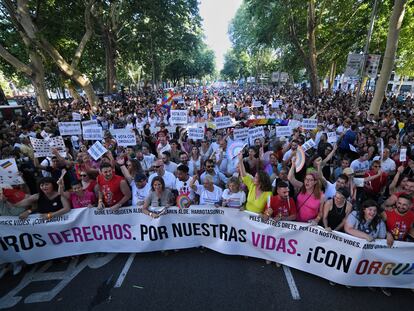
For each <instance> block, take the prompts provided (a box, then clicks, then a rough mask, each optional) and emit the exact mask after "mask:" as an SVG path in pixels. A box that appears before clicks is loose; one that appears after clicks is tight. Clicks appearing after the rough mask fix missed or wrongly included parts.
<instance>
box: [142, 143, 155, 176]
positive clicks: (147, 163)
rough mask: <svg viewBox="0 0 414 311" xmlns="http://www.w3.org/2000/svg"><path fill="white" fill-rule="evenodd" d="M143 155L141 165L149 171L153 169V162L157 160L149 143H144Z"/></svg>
mask: <svg viewBox="0 0 414 311" xmlns="http://www.w3.org/2000/svg"><path fill="white" fill-rule="evenodd" d="M142 156H143V159H142V161H140V163H141V167H142V169H143V170H144V171H146V172H148V171H150V170H151V167H152V164H153V163H154V161H155V155H153V154H152V153H150V151H149V146H148V145H147V144H143V145H142Z"/></svg>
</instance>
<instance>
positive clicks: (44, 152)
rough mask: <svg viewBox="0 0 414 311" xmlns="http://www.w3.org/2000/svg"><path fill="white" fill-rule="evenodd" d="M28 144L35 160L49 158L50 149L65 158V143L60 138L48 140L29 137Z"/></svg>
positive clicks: (50, 154)
mask: <svg viewBox="0 0 414 311" xmlns="http://www.w3.org/2000/svg"><path fill="white" fill-rule="evenodd" d="M30 143H31V144H32V147H33V150H34V156H35V157H36V158H42V157H51V156H52V155H53V154H52V149H57V150H58V152H59V154H60V155H61V156H63V157H65V156H66V147H65V142H64V141H63V138H62V137H61V136H57V137H51V138H50V139H49V140H46V139H38V138H34V137H30Z"/></svg>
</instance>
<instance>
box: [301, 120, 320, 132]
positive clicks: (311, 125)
mask: <svg viewBox="0 0 414 311" xmlns="http://www.w3.org/2000/svg"><path fill="white" fill-rule="evenodd" d="M317 127H318V120H317V119H311V118H309V119H303V120H302V128H303V129H304V130H314V129H316V128H317Z"/></svg>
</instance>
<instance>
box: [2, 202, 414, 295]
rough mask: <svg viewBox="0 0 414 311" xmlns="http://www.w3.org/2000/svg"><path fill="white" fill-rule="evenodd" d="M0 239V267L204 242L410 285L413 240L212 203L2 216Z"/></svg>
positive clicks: (354, 280) (330, 275) (338, 274)
mask: <svg viewBox="0 0 414 311" xmlns="http://www.w3.org/2000/svg"><path fill="white" fill-rule="evenodd" d="M22 236H23V237H24V239H23V238H19V237H22ZM0 237H1V239H3V240H4V241H15V243H12V245H10V243H3V244H2V245H3V248H2V252H0V264H1V263H6V262H16V261H25V262H27V263H36V262H40V261H45V260H50V259H54V258H60V257H68V256H76V255H81V254H88V253H97V252H116V253H141V252H153V251H160V250H168V249H185V248H193V247H199V246H203V247H206V248H209V249H212V250H214V251H217V252H220V253H223V254H227V255H238V256H249V257H254V258H261V259H264V260H270V261H273V262H278V263H280V264H283V265H287V266H289V267H292V268H295V269H298V270H301V271H305V272H308V273H312V274H314V275H317V276H318V277H321V278H325V279H328V280H330V281H332V282H335V283H338V284H343V285H349V286H353V285H356V286H365V287H366V286H376V287H397V288H414V279H413V277H412V272H413V271H414V266H413V263H414V244H413V243H409V242H399V241H395V242H394V245H393V248H392V249H390V248H389V247H387V245H386V241H385V240H381V239H379V240H376V241H373V242H368V241H366V240H364V239H361V238H357V237H353V236H351V235H347V234H345V233H342V232H338V231H332V232H329V231H326V230H325V229H324V228H322V227H320V226H311V225H309V224H308V223H302V222H290V221H274V220H273V219H269V220H267V221H264V220H263V219H262V218H261V217H260V216H259V215H249V214H248V213H245V212H240V211H238V210H236V209H231V208H216V207H213V206H209V205H199V206H194V205H193V206H190V207H189V208H185V209H178V208H177V207H171V208H168V210H166V212H165V215H163V216H161V217H160V218H159V219H155V220H154V219H153V218H151V217H148V216H147V215H145V214H143V210H142V208H140V207H124V208H121V209H120V210H118V211H113V210H111V209H109V208H108V209H104V210H97V209H93V208H78V209H72V210H71V211H70V212H69V213H66V214H64V215H61V216H59V217H53V218H52V219H51V220H50V221H47V222H46V221H44V220H43V219H42V218H41V216H40V215H39V214H31V215H30V216H29V217H28V218H27V219H26V220H25V221H24V222H23V221H19V220H18V219H16V217H2V221H1V222H0ZM3 240H2V241H3ZM372 267H375V269H374V268H372Z"/></svg>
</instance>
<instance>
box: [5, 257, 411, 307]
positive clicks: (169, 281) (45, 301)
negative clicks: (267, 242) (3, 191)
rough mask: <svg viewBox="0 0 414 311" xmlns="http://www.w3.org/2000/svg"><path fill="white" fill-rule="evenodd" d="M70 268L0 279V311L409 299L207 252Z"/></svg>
mask: <svg viewBox="0 0 414 311" xmlns="http://www.w3.org/2000/svg"><path fill="white" fill-rule="evenodd" d="M76 262H77V259H70V260H69V259H68V261H67V262H62V261H61V260H60V261H59V260H56V261H54V262H53V264H52V265H51V266H50V267H48V266H49V264H48V263H49V262H44V263H40V264H38V265H33V266H31V267H27V268H26V269H25V270H24V271H23V272H22V273H21V274H20V275H19V276H18V277H12V276H11V275H7V276H6V277H4V278H3V279H2V282H1V285H0V296H1V297H0V308H3V309H8V308H7V307H10V310H29V309H30V310H31V311H36V310H44V309H45V308H47V309H51V310H60V311H65V310H137V308H138V309H139V308H140V307H141V306H145V309H147V310H194V309H196V310H198V311H199V310H220V309H225V310H307V309H322V310H327V309H332V310H349V308H352V309H353V310H373V309H375V310H390V309H391V308H393V309H401V310H407V309H408V308H409V307H410V306H412V302H413V298H414V293H412V292H411V291H410V290H401V289H392V296H391V297H386V296H385V295H384V294H382V292H381V291H380V290H379V289H377V290H376V291H371V290H370V289H368V288H356V287H355V288H346V287H344V286H340V285H336V286H331V285H329V283H328V281H326V280H323V279H321V278H318V277H316V276H313V275H310V274H307V273H304V272H301V271H298V270H293V269H292V270H291V269H288V268H287V267H279V268H278V267H276V265H275V264H272V265H266V263H265V262H264V260H258V259H254V258H248V259H246V258H243V257H240V256H226V255H222V254H219V253H216V252H212V251H210V250H207V249H205V250H201V249H188V250H180V251H179V252H174V251H169V252H168V253H161V252H155V253H144V254H135V256H134V254H119V255H115V254H109V255H105V254H101V255H99V256H97V255H96V254H93V255H88V256H81V259H80V260H79V262H77V265H75V263H76ZM33 269H36V271H37V272H35V273H33ZM45 269H46V270H45ZM57 271H61V272H57ZM58 278H60V279H58ZM24 279H31V280H36V279H37V280H38V281H36V282H31V283H30V281H27V282H26V284H27V285H26V286H25V287H21V286H22V283H23V282H24ZM22 280H23V282H22ZM65 284H67V285H66V286H65ZM19 286H20V290H19Z"/></svg>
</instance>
